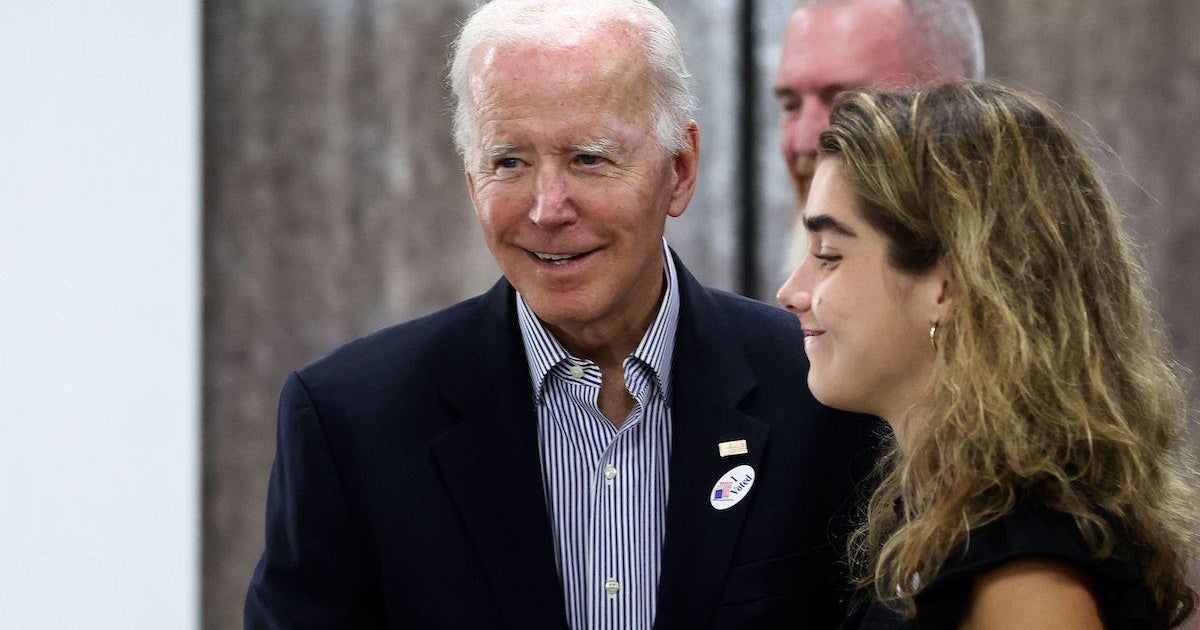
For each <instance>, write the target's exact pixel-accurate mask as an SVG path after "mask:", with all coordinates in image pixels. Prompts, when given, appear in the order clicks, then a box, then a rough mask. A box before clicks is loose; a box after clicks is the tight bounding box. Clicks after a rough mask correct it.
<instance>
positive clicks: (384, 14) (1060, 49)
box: [203, 0, 1200, 628]
mask: <svg viewBox="0 0 1200 630" xmlns="http://www.w3.org/2000/svg"><path fill="white" fill-rule="evenodd" d="M747 1H751V2H753V14H754V17H755V23H754V29H753V31H752V32H753V35H752V37H751V39H753V40H754V41H753V46H751V45H750V44H749V42H748V40H747V39H746V38H744V37H743V35H742V31H741V30H740V29H739V20H740V16H741V12H742V11H743V10H745V8H746V7H745V3H746V2H747ZM660 4H661V5H662V6H663V8H664V10H666V11H667V12H668V13H669V14H670V15H671V16H672V17H673V19H675V20H676V21H677V25H678V27H679V30H680V32H681V34H682V36H683V39H684V42H685V47H686V48H687V52H688V56H689V63H690V64H691V67H692V71H693V73H694V74H695V75H696V81H695V85H696V92H697V94H698V96H699V97H700V99H701V102H702V104H701V111H700V114H699V122H700V126H701V140H702V142H701V144H702V164H701V174H702V179H701V181H700V185H699V188H698V191H697V196H696V199H695V201H693V203H692V205H691V207H690V208H689V209H688V211H687V213H685V214H684V216H683V217H682V218H680V219H677V220H674V221H672V222H671V224H670V225H669V228H668V239H669V240H670V242H671V243H672V245H674V246H675V247H676V248H677V249H678V250H679V251H680V253H681V254H682V255H683V256H684V258H685V260H687V261H688V264H689V266H690V267H691V268H692V270H693V271H695V272H696V273H697V275H699V276H700V277H701V278H702V279H704V280H706V281H708V282H709V283H710V284H714V285H717V286H720V287H724V288H730V289H739V288H741V284H740V279H741V278H742V277H743V276H744V273H743V271H744V270H743V269H741V267H740V265H741V260H742V259H741V257H740V255H739V250H740V248H741V247H742V244H743V242H742V239H741V238H740V237H739V228H740V226H741V222H742V218H743V216H744V211H745V198H746V195H745V194H744V191H742V188H741V187H740V185H739V179H738V178H739V177H740V175H739V174H740V173H743V172H752V173H756V174H757V175H756V179H755V181H754V182H753V186H752V191H753V193H754V194H753V195H752V196H751V197H750V198H751V199H758V200H759V201H760V202H761V203H760V205H759V206H758V208H757V214H758V227H757V230H756V231H755V232H754V233H753V234H754V236H753V237H752V238H753V242H752V243H750V245H751V246H752V248H753V251H754V253H755V257H756V260H757V262H756V263H755V265H756V266H755V269H754V272H755V274H754V275H757V277H758V281H757V282H756V284H755V285H754V287H751V289H752V290H751V291H749V292H750V293H755V294H757V295H758V296H760V297H763V298H766V299H768V300H769V299H771V296H772V295H773V294H774V290H775V287H776V286H778V282H779V281H781V280H782V263H781V261H782V250H783V246H784V243H785V238H784V234H785V230H786V226H785V222H786V217H787V216H789V214H790V212H791V205H790V204H791V200H790V193H789V191H788V186H787V182H786V176H785V175H784V172H783V169H782V165H781V164H780V160H779V158H778V154H777V151H776V145H777V141H778V135H777V132H776V130H775V122H776V117H775V105H774V102H773V100H772V99H771V95H770V85H771V77H772V75H773V74H774V68H775V63H776V60H777V59H778V53H779V49H778V39H779V37H780V35H781V34H782V30H783V20H784V19H785V18H786V16H787V14H788V12H789V10H790V7H791V4H792V3H791V0H740V1H735V0H704V1H703V2H701V1H698V0H662V2H661V3H660ZM1131 4H1133V3H1127V2H1124V1H1122V0H1086V1H1085V0H977V1H976V5H977V7H978V8H979V11H980V16H981V18H982V21H983V30H984V36H985V40H986V43H987V46H988V66H989V73H991V74H992V75H993V76H999V77H1011V78H1015V79H1016V83H1017V84H1018V85H1023V86H1025V87H1028V88H1032V89H1035V90H1038V91H1040V92H1041V93H1043V94H1045V95H1046V96H1047V97H1049V98H1051V99H1053V100H1055V101H1057V102H1059V103H1060V104H1061V105H1062V106H1064V107H1065V108H1066V109H1067V110H1069V111H1071V112H1073V113H1074V114H1077V115H1078V116H1079V117H1080V118H1081V119H1082V120H1086V121H1088V122H1090V123H1091V124H1092V125H1093V126H1094V128H1095V131H1096V132H1097V133H1098V135H1099V137H1100V139H1102V140H1103V141H1104V142H1107V143H1108V144H1109V145H1110V146H1111V148H1112V150H1111V152H1109V153H1107V154H1101V155H1100V157H1101V158H1102V159H1103V160H1104V161H1105V164H1106V166H1107V168H1108V169H1109V181H1110V184H1111V185H1112V186H1113V188H1114V191H1115V192H1116V194H1117V197H1118V198H1119V199H1121V200H1122V201H1124V202H1125V203H1126V207H1127V208H1128V209H1129V215H1130V221H1129V225H1130V227H1131V228H1132V229H1133V230H1134V232H1135V234H1136V235H1137V237H1138V238H1139V240H1140V241H1141V242H1142V243H1144V244H1145V246H1146V247H1145V251H1146V254H1147V259H1148V264H1149V268H1150V270H1151V272H1152V274H1153V278H1154V281H1155V283H1156V285H1157V286H1158V288H1159V291H1160V295H1159V298H1160V302H1161V304H1162V305H1163V308H1164V313H1165V315H1166V318H1167V321H1168V327H1169V332H1170V334H1171V336H1172V340H1173V342H1174V345H1175V347H1176V349H1177V351H1178V353H1179V356H1180V358H1181V359H1182V360H1183V361H1184V362H1185V363H1186V364H1188V365H1190V366H1191V367H1192V368H1193V369H1195V368H1197V367H1200V331H1198V330H1197V326H1196V324H1197V323H1198V320H1197V315H1196V313H1197V312H1200V247H1197V246H1195V245H1194V244H1195V243H1197V242H1200V212H1198V211H1197V209H1196V208H1197V206H1198V205H1200V131H1198V128H1200V115H1198V114H1197V112H1200V43H1198V42H1200V40H1198V39H1197V38H1196V37H1195V36H1194V34H1195V33H1196V32H1198V31H1200V3H1196V2H1192V1H1190V0H1145V1H1144V2H1142V3H1138V4H1139V6H1140V7H1142V8H1141V9H1140V10H1135V9H1133V8H1130V6H1129V5H1131ZM473 6H474V2H473V0H303V1H299V2H297V1H295V0H209V1H208V2H205V3H204V11H205V32H204V43H205V53H204V58H205V70H204V73H205V86H204V87H205V94H204V110H205V114H204V116H205V123H204V142H205V145H204V150H205V168H204V185H205V192H204V210H205V216H204V234H205V244H204V269H205V280H204V289H205V298H204V335H205V340H204V482H205V485H204V542H203V545H204V551H203V556H204V557H203V564H204V576H203V587H204V591H203V610H204V627H206V628H235V627H240V623H241V622H240V610H241V601H242V597H243V594H244V589H245V587H246V584H247V582H248V580H249V576H250V572H251V570H252V568H253V564H254V562H255V560H256V559H257V554H258V553H259V551H260V550H261V545H262V538H263V533H262V530H263V508H264V503H265V492H266V483H267V475H268V472H269V469H270V464H271V458H272V454H273V451H274V425H275V401H276V397H277V395H278V389H279V387H280V385H281V384H282V382H283V379H284V378H285V376H286V374H287V373H288V371H290V370H291V369H294V368H295V367H297V366H299V365H301V364H303V363H305V362H307V361H310V360H312V359H314V358H316V357H318V356H321V355H322V354H324V353H326V352H328V351H329V350H331V349H332V348H334V347H335V346H336V345H338V344H339V343H341V342H343V341H346V340H348V339H350V338H353V337H354V336H357V335H360V334H362V333H365V332H368V331H371V330H374V329H377V328H380V327H382V326H386V325H388V324H391V323H395V322H399V321H403V320H406V319H409V318H412V317H414V316H416V315H420V314H423V313H427V312H430V311H433V310H436V309H437V308H440V307H443V306H446V305H448V304H450V303H452V302H454V301H457V300H459V299H462V298H464V297H467V296H470V295H473V294H475V293H478V292H479V291H481V290H483V289H484V288H486V287H487V286H489V285H490V284H491V283H492V282H493V281H494V280H495V278H496V277H498V271H497V269H496V267H495V265H494V263H493V262H492V261H491V259H490V257H489V255H488V253H487V249H486V247H485V246H484V243H483V239H482V238H481V236H480V233H479V229H478V227H477V226H476V224H475V219H474V215H473V213H472V211H471V208H470V203H469V201H468V199H467V195H466V188H465V184H464V180H463V175H462V168H461V164H460V162H459V160H458V158H457V157H456V155H455V154H454V150H453V146H452V143H451V140H450V135H449V134H450V117H449V115H448V112H449V95H448V93H447V91H446V90H445V89H444V87H443V84H442V78H443V77H442V75H443V71H444V66H445V61H446V52H445V50H446V46H447V44H448V43H449V41H450V40H451V38H452V36H453V33H454V30H455V24H456V22H457V21H459V20H461V19H462V18H463V17H465V15H466V14H467V12H469V10H470V8H471V7H473ZM743 56H745V57H746V58H748V59H750V60H751V61H752V62H753V64H754V67H755V68H756V74H755V76H756V77H757V80H756V81H753V82H751V83H750V84H751V85H755V88H754V89H755V90H756V94H755V96H756V97H757V104H756V105H755V107H754V109H753V110H752V111H753V112H754V114H753V116H754V121H753V123H754V128H755V129H756V130H757V131H756V132H755V133H754V134H753V137H751V138H749V140H750V142H749V143H747V138H745V137H743V136H742V135H741V134H740V132H739V129H740V125H741V118H740V114H739V112H740V107H741V105H740V104H741V103H742V102H743V101H742V97H743V96H744V95H743V93H742V91H743V85H746V83H744V82H743V81H742V80H741V77H742V75H741V65H740V64H741V60H742V58H743ZM746 147H749V149H747V148H746ZM1118 158H1119V159H1118ZM748 165H749V168H748V169H747V166H748Z"/></svg>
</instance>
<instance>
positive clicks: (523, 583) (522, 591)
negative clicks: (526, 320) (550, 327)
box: [432, 281, 566, 629]
mask: <svg viewBox="0 0 1200 630" xmlns="http://www.w3.org/2000/svg"><path fill="white" fill-rule="evenodd" d="M512 296H513V294H512V290H511V288H510V287H509V285H508V283H507V282H504V281H501V282H500V283H498V284H497V285H496V287H493V289H492V290H491V291H489V292H488V294H487V295H486V296H485V297H484V298H483V302H484V303H483V310H484V313H485V315H484V318H483V320H484V321H483V322H482V326H481V330H480V331H479V334H478V335H472V336H471V337H472V338H471V339H470V340H463V341H464V344H463V346H462V347H460V348H456V349H454V352H453V353H451V356H450V359H451V365H452V366H453V367H451V368H450V369H448V370H447V372H448V373H447V375H446V378H445V380H444V383H443V386H442V396H443V398H444V399H445V400H446V401H447V402H448V403H449V404H450V406H451V407H452V408H453V409H454V411H455V412H456V413H457V414H458V416H459V418H460V421H459V422H458V423H457V424H456V425H455V426H454V427H453V428H451V429H450V430H449V431H447V432H446V433H445V434H443V435H441V436H439V437H438V438H437V439H436V440H435V441H434V442H433V444H432V448H433V456H434V459H435V460H436V461H437V464H438V467H439V469H440V471H441V473H442V477H443V479H444V480H445V483H446V489H447V491H448V492H449V494H450V495H451V498H452V500H453V502H454V505H455V507H456V508H457V509H458V512H459V514H460V516H461V517H462V521H463V524H464V526H465V528H466V530H467V533H468V535H469V536H470V539H471V543H472V544H473V545H474V548H475V550H476V552H477V553H478V555H479V559H480V563H481V564H482V565H483V568H484V573H485V575H486V576H487V579H488V582H489V584H490V586H491V589H492V592H493V593H494V594H495V596H496V600H497V603H498V604H499V607H500V611H501V616H502V618H503V620H504V621H505V625H506V626H507V627H509V628H521V629H525V628H533V629H542V628H546V629H550V628H554V629H561V628H565V627H566V613H565V611H564V607H563V595H562V588H561V586H560V585H559V581H558V572H557V569H556V568H555V563H554V543H553V538H552V533H551V529H550V521H549V517H548V516H547V514H546V502H545V494H544V488H543V485H542V471H541V466H540V463H539V462H540V456H539V453H538V447H537V444H538V441H537V440H538V438H537V415H536V410H535V409H534V406H533V397H532V396H533V395H532V388H531V385H530V382H529V369H528V367H527V364H526V361H525V355H524V349H523V346H522V345H521V339H520V332H519V328H518V326H517V323H516V312H515V310H514V308H513V297H512ZM460 353H461V354H460Z"/></svg>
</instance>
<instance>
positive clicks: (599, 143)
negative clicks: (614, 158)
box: [571, 138, 621, 155]
mask: <svg viewBox="0 0 1200 630" xmlns="http://www.w3.org/2000/svg"><path fill="white" fill-rule="evenodd" d="M620 148H621V143H619V142H617V141H616V140H613V139H612V138H597V139H595V140H589V141H588V142H583V143H580V144H573V145H571V151H573V152H575V153H594V154H597V155H612V154H614V153H619V152H620Z"/></svg>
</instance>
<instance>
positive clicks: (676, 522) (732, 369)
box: [655, 263, 769, 630]
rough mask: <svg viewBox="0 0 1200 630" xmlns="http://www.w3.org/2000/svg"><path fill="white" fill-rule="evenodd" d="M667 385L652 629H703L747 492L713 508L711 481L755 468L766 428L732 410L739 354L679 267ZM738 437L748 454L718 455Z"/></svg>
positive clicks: (742, 372)
mask: <svg viewBox="0 0 1200 630" xmlns="http://www.w3.org/2000/svg"><path fill="white" fill-rule="evenodd" d="M677 268H678V269H679V276H680V278H681V283H680V284H681V286H680V289H681V291H680V294H681V308H680V320H679V331H678V335H677V341H676V346H675V357H674V364H675V370H676V371H675V377H674V379H675V380H674V384H673V386H672V388H673V393H672V404H671V414H672V427H673V428H672V430H673V433H674V438H673V444H672V450H671V464H670V483H671V489H670V497H669V498H668V505H667V527H666V537H665V540H664V542H663V562H662V575H661V578H660V581H659V593H658V614H657V618H656V622H655V627H656V628H658V629H660V630H662V629H668V628H704V627H708V624H709V623H710V620H711V619H712V616H713V614H714V613H715V611H716V606H717V602H718V599H719V598H720V594H721V592H722V590H723V586H724V583H725V577H726V575H727V573H728V570H729V566H730V563H731V561H732V559H733V551H734V549H735V547H736V546H737V542H738V538H739V536H740V533H741V529H742V523H743V521H744V520H745V516H746V513H747V512H748V511H749V509H750V506H751V504H752V503H753V501H754V497H755V495H754V489H753V488H751V491H750V494H749V495H747V496H746V498H745V499H743V500H742V501H741V502H739V503H738V504H736V505H734V506H733V507H731V508H729V509H726V510H716V509H714V508H713V506H712V504H711V503H710V496H711V493H712V489H713V486H714V484H715V483H716V482H717V481H718V479H720V478H721V477H723V476H724V475H725V473H726V472H728V471H729V470H730V469H732V468H733V467H735V466H738V465H741V464H748V465H750V466H752V467H753V468H754V469H755V470H756V471H757V470H759V469H760V466H759V464H760V462H761V458H762V454H763V452H764V451H765V449H766V442H767V438H768V432H769V427H768V426H767V425H766V424H765V423H763V422H760V421H758V420H756V419H754V418H752V417H749V416H747V415H745V414H744V413H742V412H741V411H739V410H738V405H739V403H740V401H741V400H742V399H743V398H745V396H746V394H748V393H749V392H750V391H751V390H752V389H753V388H754V387H755V383H756V379H755V377H754V373H753V371H752V370H751V369H750V366H749V364H748V363H747V361H746V358H745V350H744V349H743V348H742V347H741V345H740V344H738V343H737V342H736V341H735V340H736V337H735V336H734V335H732V333H731V332H730V331H729V330H728V326H727V323H726V322H725V321H724V318H723V316H722V314H721V312H720V310H719V307H718V306H717V304H716V303H715V302H714V301H713V298H712V297H711V296H710V295H709V294H708V292H707V290H706V289H704V288H703V287H702V286H700V284H699V283H698V282H696V280H695V278H693V277H692V276H691V275H690V274H689V273H688V272H687V271H686V270H685V269H683V266H682V265H678V263H677ZM731 440H746V443H747V446H748V451H749V452H748V453H747V454H745V455H735V456H731V457H721V456H720V454H719V452H718V444H719V443H721V442H726V441H731Z"/></svg>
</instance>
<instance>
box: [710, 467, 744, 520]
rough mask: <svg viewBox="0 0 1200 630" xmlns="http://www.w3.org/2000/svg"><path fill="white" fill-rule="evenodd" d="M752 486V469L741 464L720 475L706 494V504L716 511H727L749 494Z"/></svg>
mask: <svg viewBox="0 0 1200 630" xmlns="http://www.w3.org/2000/svg"><path fill="white" fill-rule="evenodd" d="M753 486H754V468H752V467H750V466H747V465H746V464H742V465H741V466H736V467H734V468H733V469H731V470H730V471H729V472H727V473H725V474H724V475H721V478H720V479H718V480H717V483H715V484H713V488H712V492H709V494H708V502H709V503H711V504H712V506H713V507H714V508H716V509H718V510H728V509H729V508H731V507H733V506H735V505H737V504H738V501H741V500H742V499H744V498H746V495H747V494H750V488H751V487H753Z"/></svg>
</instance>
